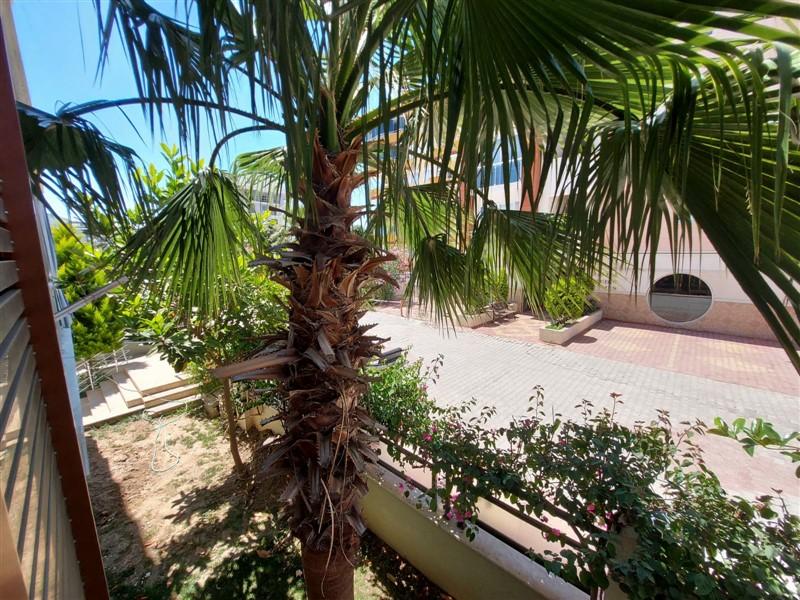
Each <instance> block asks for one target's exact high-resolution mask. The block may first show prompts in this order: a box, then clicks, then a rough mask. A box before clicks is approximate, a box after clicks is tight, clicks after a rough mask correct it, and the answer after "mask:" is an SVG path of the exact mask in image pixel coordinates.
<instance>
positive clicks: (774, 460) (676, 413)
mask: <svg viewBox="0 0 800 600" xmlns="http://www.w3.org/2000/svg"><path fill="white" fill-rule="evenodd" d="M364 322H370V323H373V322H374V323H377V324H378V326H377V327H376V328H375V330H374V331H375V332H376V334H377V335H380V336H382V337H389V338H391V341H390V342H388V343H387V347H390V348H391V347H396V346H400V347H408V348H409V350H410V352H409V354H410V356H411V357H412V358H422V359H423V360H425V361H430V360H432V359H433V358H435V357H436V356H437V355H438V354H442V355H444V366H443V368H442V369H441V372H440V373H441V377H440V379H439V381H438V382H437V383H436V384H435V386H434V387H433V388H432V394H433V397H434V398H436V399H437V401H439V402H441V403H443V404H446V405H452V404H457V403H460V402H462V401H463V400H464V399H467V398H471V397H474V398H476V399H477V400H478V404H479V405H491V406H494V407H496V408H497V412H498V415H497V422H498V424H499V423H502V422H506V421H508V419H509V418H510V417H512V416H523V415H524V414H525V409H526V408H527V406H528V398H529V396H530V395H531V391H532V390H533V388H534V386H536V385H540V386H542V387H543V388H544V394H545V406H546V408H547V410H548V411H551V410H552V411H553V412H555V413H560V414H562V415H564V416H565V417H567V418H578V417H579V412H578V409H577V408H576V407H575V405H576V404H578V403H579V402H580V401H581V400H582V399H587V400H589V401H591V402H592V403H593V404H594V405H595V407H596V408H597V409H599V408H601V407H603V406H608V407H610V406H611V400H610V398H609V394H611V393H612V392H615V393H618V394H622V397H621V400H622V401H623V403H624V404H622V405H621V406H618V407H617V411H616V413H617V416H618V419H619V421H620V422H621V423H624V424H628V425H632V424H633V423H634V422H635V421H650V420H652V419H653V418H655V416H656V410H657V409H664V410H667V411H669V413H670V417H671V419H672V422H673V425H674V426H675V427H676V428H679V427H680V426H679V422H680V421H694V420H695V419H702V420H703V421H705V422H706V423H707V424H711V423H712V421H713V418H714V417H716V416H720V417H722V418H724V419H726V420H728V421H730V420H732V419H734V418H736V417H739V416H743V417H747V418H753V417H763V418H765V419H767V420H769V421H771V422H772V423H774V424H775V425H776V427H777V428H778V429H779V430H780V431H784V432H786V431H790V430H791V431H796V430H800V396H798V395H796V394H785V393H780V392H775V391H768V390H764V389H757V388H753V387H748V386H745V385H738V384H734V383H726V382H720V381H714V380H712V379H707V378H703V377H699V376H696V375H689V374H682V373H676V372H673V371H667V370H662V369H657V368H653V367H649V366H643V365H637V364H631V363H626V362H620V361H615V360H610V359H608V358H601V357H597V356H591V355H588V354H584V353H578V352H572V351H570V350H568V349H565V348H561V347H558V346H546V345H541V344H535V343H530V342H524V341H520V340H516V339H511V338H505V337H497V336H490V335H484V334H481V333H478V331H473V330H459V331H458V332H457V333H453V332H452V331H451V332H450V333H449V334H447V333H445V332H442V331H440V330H439V329H437V328H436V327H435V326H432V325H431V324H429V323H426V322H424V321H418V320H413V319H405V318H403V317H399V316H396V315H393V314H389V313H385V312H371V313H369V314H368V315H367V316H365V318H364ZM703 446H704V447H705V448H706V453H707V456H706V458H707V461H708V463H709V464H710V466H711V467H712V468H714V469H715V471H716V472H717V474H718V476H719V477H720V479H721V480H722V481H723V483H724V484H725V485H726V487H727V488H728V489H729V490H730V491H731V492H734V493H739V494H743V495H747V496H755V495H759V494H764V493H769V492H770V488H779V489H783V490H784V492H785V494H786V495H787V497H788V499H789V500H790V502H791V504H792V506H793V509H794V510H795V511H796V512H800V480H798V479H796V478H795V477H794V469H793V468H792V466H791V465H790V464H789V463H788V461H786V460H784V459H783V457H780V456H777V455H773V454H770V453H767V452H757V455H756V458H755V459H750V458H748V456H747V455H746V454H745V453H744V452H743V451H742V450H741V449H740V448H739V447H738V445H737V444H736V443H734V442H729V441H727V440H724V439H720V438H716V437H715V436H708V437H707V438H705V439H704V441H703Z"/></svg>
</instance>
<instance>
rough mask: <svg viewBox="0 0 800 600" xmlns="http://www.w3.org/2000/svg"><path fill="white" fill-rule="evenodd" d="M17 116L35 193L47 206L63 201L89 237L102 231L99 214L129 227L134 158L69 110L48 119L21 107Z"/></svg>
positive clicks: (24, 106)
mask: <svg viewBox="0 0 800 600" xmlns="http://www.w3.org/2000/svg"><path fill="white" fill-rule="evenodd" d="M17 114H18V116H19V121H20V126H21V128H22V136H23V140H24V143H25V156H26V160H27V163H28V171H29V173H30V176H31V189H32V190H33V193H34V194H36V196H37V197H38V198H39V199H40V200H41V201H42V202H43V203H44V204H45V205H47V206H49V199H52V198H57V199H58V200H60V201H61V202H63V204H64V206H66V207H67V208H68V209H69V210H70V211H72V212H74V213H75V214H76V215H77V216H78V217H80V218H81V219H82V220H83V222H84V224H85V225H86V227H87V228H88V229H89V231H90V232H94V231H95V230H101V229H103V225H104V224H102V223H100V222H99V221H98V215H99V214H102V215H105V216H107V217H111V219H110V220H111V223H112V224H117V225H122V226H125V225H126V224H127V221H128V219H127V208H129V207H127V206H126V202H125V195H126V194H125V186H126V184H128V186H130V187H132V188H133V189H134V190H135V189H136V187H137V185H138V184H137V182H136V178H135V177H133V174H134V173H135V170H136V167H137V163H138V157H137V156H136V153H135V152H134V151H133V150H131V149H130V148H128V147H126V146H123V145H121V144H117V143H116V142H114V141H113V140H110V139H109V138H107V137H106V136H104V135H103V134H102V133H101V132H100V130H99V129H97V127H95V126H94V125H93V124H92V123H90V122H89V121H86V120H85V119H82V118H81V117H77V116H75V115H73V114H72V112H71V107H70V106H64V107H63V108H61V109H60V110H59V111H58V112H57V113H56V114H50V113H46V112H44V111H42V110H39V109H36V108H33V107H31V106H27V105H24V104H21V103H20V104H19V105H18V111H17ZM137 197H138V196H137ZM51 209H52V207H51ZM96 211H97V212H96Z"/></svg>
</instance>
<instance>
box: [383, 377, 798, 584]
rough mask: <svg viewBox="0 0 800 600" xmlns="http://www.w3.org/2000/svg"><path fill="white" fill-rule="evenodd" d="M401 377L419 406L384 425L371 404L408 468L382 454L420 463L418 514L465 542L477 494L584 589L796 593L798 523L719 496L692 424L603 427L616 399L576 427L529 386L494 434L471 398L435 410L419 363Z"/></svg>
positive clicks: (764, 504)
mask: <svg viewBox="0 0 800 600" xmlns="http://www.w3.org/2000/svg"><path fill="white" fill-rule="evenodd" d="M405 368H407V367H402V366H396V367H393V369H395V370H394V371H390V372H389V373H392V375H391V376H392V377H394V373H396V372H398V371H402V370H403V369H405ZM411 372H412V374H416V375H417V376H418V377H420V379H419V380H418V381H417V382H416V383H415V384H413V385H412V384H408V386H407V388H405V389H407V390H408V391H409V394H410V392H411V390H412V389H413V390H414V396H415V397H416V398H417V400H418V406H417V407H413V406H412V404H413V403H411V402H410V400H409V398H411V395H409V396H408V397H407V398H406V399H405V400H404V401H403V402H402V403H401V404H402V405H403V406H404V407H405V408H403V409H402V410H401V411H400V412H401V413H402V418H396V417H397V413H396V412H395V413H393V412H391V411H392V410H394V409H392V408H390V407H391V406H392V405H393V403H392V396H391V394H386V395H383V394H381V393H373V394H372V395H371V397H370V406H371V408H372V410H373V414H374V415H376V417H377V418H378V419H379V420H380V419H381V418H382V417H383V416H384V415H386V414H389V416H390V417H391V420H389V421H384V423H385V424H387V425H389V427H388V429H389V434H390V437H391V438H393V439H395V440H402V441H403V445H404V446H405V447H406V448H411V449H413V450H414V452H415V453H416V455H417V456H418V460H417V459H409V457H408V455H406V454H404V453H403V452H401V450H400V449H399V447H398V446H390V447H389V452H390V454H391V455H392V457H393V458H394V459H395V460H397V461H399V462H401V463H406V464H408V463H410V462H416V463H422V464H425V465H427V467H428V468H429V469H430V471H431V473H432V481H433V487H432V488H430V489H428V490H425V499H426V502H427V504H428V506H429V507H430V508H432V509H435V510H436V509H438V510H439V514H441V515H442V517H441V518H443V519H445V520H448V521H450V522H451V523H453V524H455V525H457V526H458V527H461V528H462V529H464V530H465V532H466V534H467V536H468V537H470V538H472V537H474V536H475V534H476V532H477V529H476V526H477V524H478V518H479V511H478V507H477V499H478V498H480V497H483V498H490V497H493V498H504V499H506V500H507V501H509V502H510V503H511V504H512V505H513V506H514V507H515V508H517V509H519V510H521V511H522V512H524V513H525V514H526V515H528V516H529V517H530V518H531V519H532V521H533V522H534V523H535V524H536V526H537V527H539V529H540V530H541V532H542V535H543V536H544V537H545V538H546V539H548V540H549V541H551V542H553V543H554V544H553V545H552V547H553V548H556V551H548V552H545V553H543V554H538V555H533V554H532V558H534V559H535V560H537V561H538V562H540V563H542V564H544V565H545V566H546V567H547V568H548V569H549V570H551V571H552V572H553V573H556V574H558V575H560V576H562V577H564V578H565V579H567V580H569V581H572V582H573V583H576V584H577V585H580V586H581V587H583V588H584V589H588V590H602V589H606V588H608V586H609V585H611V584H612V582H614V583H615V584H616V585H618V586H619V587H620V588H621V589H622V590H623V591H624V592H626V593H627V594H628V595H629V596H630V597H631V598H648V599H649V598H754V599H755V598H789V597H796V596H795V594H796V593H797V589H798V585H800V520H798V518H797V517H796V516H794V515H792V514H790V513H789V512H788V511H787V510H786V506H785V504H784V503H783V501H782V499H781V498H780V497H779V496H778V497H773V496H763V497H761V498H759V499H758V500H757V501H756V502H750V501H748V500H745V499H742V498H737V497H732V496H729V495H728V494H727V493H726V492H725V491H724V490H723V488H722V487H721V485H720V483H719V481H718V480H717V478H716V476H715V475H714V474H713V473H712V472H711V471H709V470H708V469H707V468H706V466H705V464H704V462H703V457H702V453H701V451H700V449H699V448H698V446H697V444H696V439H697V436H698V435H702V434H703V433H704V427H703V425H702V424H700V423H696V424H688V423H683V424H681V431H680V432H676V430H675V428H673V426H672V423H671V422H670V419H669V415H668V414H667V413H665V412H661V413H659V418H658V419H657V420H656V421H655V422H653V423H649V424H639V425H637V426H636V427H625V426H623V425H621V424H619V423H617V422H616V420H615V414H614V412H615V409H616V408H617V406H618V405H619V404H620V403H621V400H620V399H619V396H618V395H617V394H613V395H612V398H611V400H610V402H609V407H608V408H606V409H603V410H599V411H596V410H595V409H594V408H593V407H592V405H591V404H590V403H588V402H585V401H584V402H582V403H581V404H580V405H579V407H580V408H581V409H582V410H581V412H582V414H583V416H582V418H581V419H579V420H575V421H562V420H561V419H560V418H558V416H557V415H550V416H548V415H546V414H545V411H544V410H543V393H542V390H540V389H538V390H536V391H535V393H534V395H533V396H532V397H531V401H530V408H529V412H528V415H527V416H526V417H525V418H520V419H516V420H514V421H512V422H511V423H509V424H507V425H506V426H503V427H492V424H493V423H494V422H495V421H496V415H495V411H494V409H492V408H483V409H481V410H478V409H477V406H476V403H475V401H474V400H473V401H470V402H466V403H464V404H463V405H462V406H460V407H456V408H438V407H436V406H435V405H434V404H433V403H432V402H431V401H430V399H428V398H427V395H426V393H425V387H424V384H425V381H424V379H423V377H424V376H425V375H427V374H426V373H425V371H424V370H422V368H421V367H420V366H419V364H418V363H417V364H416V365H415V366H412V367H411ZM381 385H385V383H384V382H381V383H379V385H378V387H377V389H385V387H384V388H381V387H380V386H381ZM375 389H376V388H373V390H375ZM556 520H557V521H558V522H559V523H566V524H567V525H566V526H564V525H559V526H558V527H560V528H561V529H559V528H557V527H556V526H554V523H555V522H556Z"/></svg>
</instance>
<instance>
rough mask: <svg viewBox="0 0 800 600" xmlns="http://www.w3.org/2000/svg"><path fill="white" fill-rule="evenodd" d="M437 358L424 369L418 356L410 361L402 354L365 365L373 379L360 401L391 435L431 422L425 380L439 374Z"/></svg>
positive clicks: (396, 435) (394, 436)
mask: <svg viewBox="0 0 800 600" xmlns="http://www.w3.org/2000/svg"><path fill="white" fill-rule="evenodd" d="M439 362H440V360H437V361H436V362H434V363H433V365H432V366H431V367H429V368H427V369H426V368H424V367H423V365H422V361H421V360H417V361H415V362H411V363H410V362H408V361H407V360H406V356H405V355H403V357H402V358H401V359H398V360H396V361H395V362H393V363H390V364H388V365H381V366H379V367H371V368H369V369H367V375H368V376H370V377H371V378H372V382H371V383H370V386H369V389H368V391H367V393H366V394H365V395H364V398H363V400H362V401H363V402H364V405H365V406H366V408H367V410H368V411H369V413H370V414H371V415H372V418H373V419H375V420H376V421H378V422H379V423H381V424H382V425H384V426H385V427H386V429H387V431H388V433H389V435H390V437H392V438H395V439H396V438H398V437H399V436H402V435H403V434H404V433H406V432H411V431H417V430H419V429H420V428H424V427H425V426H426V425H427V424H428V423H429V422H430V415H431V412H432V410H433V406H434V404H433V401H432V400H431V399H430V398H429V397H428V382H429V381H431V379H433V378H435V377H436V376H437V375H438V365H439Z"/></svg>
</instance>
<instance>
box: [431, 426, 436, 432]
mask: <svg viewBox="0 0 800 600" xmlns="http://www.w3.org/2000/svg"><path fill="white" fill-rule="evenodd" d="M431 433H436V425H433V426H432V427H431Z"/></svg>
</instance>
